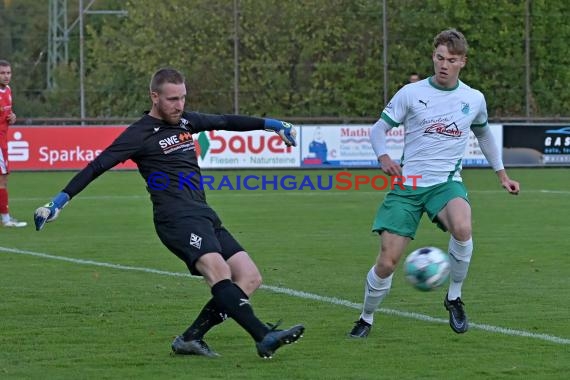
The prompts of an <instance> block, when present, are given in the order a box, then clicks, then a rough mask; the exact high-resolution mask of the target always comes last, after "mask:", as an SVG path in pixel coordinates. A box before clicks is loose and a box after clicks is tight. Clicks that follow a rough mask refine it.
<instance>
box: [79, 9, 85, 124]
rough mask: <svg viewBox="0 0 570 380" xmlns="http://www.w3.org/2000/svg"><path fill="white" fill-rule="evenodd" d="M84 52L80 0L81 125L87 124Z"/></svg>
mask: <svg viewBox="0 0 570 380" xmlns="http://www.w3.org/2000/svg"><path fill="white" fill-rule="evenodd" d="M84 63H85V62H84V52H83V0H79V97H80V109H81V125H85V67H84Z"/></svg>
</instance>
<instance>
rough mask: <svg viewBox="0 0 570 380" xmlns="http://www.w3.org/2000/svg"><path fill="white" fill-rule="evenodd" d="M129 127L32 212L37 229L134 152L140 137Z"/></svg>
mask: <svg viewBox="0 0 570 380" xmlns="http://www.w3.org/2000/svg"><path fill="white" fill-rule="evenodd" d="M131 128H132V127H130V128H127V130H126V131H125V132H123V133H122V134H121V135H120V136H119V137H118V138H117V139H116V140H115V141H114V142H113V143H112V144H111V145H109V146H108V147H107V148H106V149H105V150H104V151H103V152H101V154H100V155H99V156H97V158H95V159H94V160H93V161H91V162H90V163H89V164H87V166H86V167H85V168H83V170H81V171H80V172H79V173H77V174H76V175H75V176H74V177H73V178H72V179H71V181H69V183H68V184H67V186H65V188H64V189H63V190H62V191H61V192H59V193H58V194H57V195H56V196H55V197H53V198H52V199H51V201H50V202H48V203H46V204H45V205H43V206H41V207H38V208H37V209H36V211H35V212H34V223H35V225H36V230H37V231H40V230H41V229H42V228H44V226H45V224H46V223H48V222H52V221H54V220H55V219H56V218H57V217H58V216H59V214H60V212H61V210H62V209H63V208H64V207H65V206H66V205H67V204H68V203H69V201H70V200H71V199H72V198H73V197H74V196H76V195H77V194H79V193H80V192H81V191H82V190H83V189H85V188H86V187H87V186H88V185H89V184H90V183H91V182H93V181H94V180H95V179H96V178H97V177H99V176H100V175H101V174H103V173H105V172H106V171H107V170H109V169H111V168H112V167H114V166H115V165H117V164H119V163H120V162H124V161H126V160H127V159H129V158H130V157H131V156H132V155H133V154H134V152H136V151H137V150H138V149H140V146H141V144H142V140H141V139H142V137H141V136H140V135H139V134H137V133H136V130H134V129H131ZM133 132H135V133H133Z"/></svg>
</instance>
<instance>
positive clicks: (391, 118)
mask: <svg viewBox="0 0 570 380" xmlns="http://www.w3.org/2000/svg"><path fill="white" fill-rule="evenodd" d="M407 113H408V91H407V86H404V87H402V88H401V89H400V90H399V91H398V92H397V93H396V94H395V95H394V96H393V97H392V99H390V101H389V102H388V105H387V106H386V108H384V110H383V111H382V114H381V115H380V118H381V119H382V120H384V121H385V122H386V123H388V124H389V125H390V126H391V127H392V128H395V127H397V126H398V125H400V124H402V123H403V122H404V120H405V119H406V115H407Z"/></svg>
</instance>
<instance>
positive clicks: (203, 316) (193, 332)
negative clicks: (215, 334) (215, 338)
mask: <svg viewBox="0 0 570 380" xmlns="http://www.w3.org/2000/svg"><path fill="white" fill-rule="evenodd" d="M226 318H227V314H226V313H225V312H223V311H221V310H220V308H219V307H218V305H217V304H216V301H214V299H213V298H211V299H210V300H209V301H208V302H207V303H206V305H204V307H203V308H202V311H200V314H198V317H196V319H195V320H194V322H193V323H192V325H190V327H188V328H187V329H186V331H184V333H183V334H182V337H183V338H184V340H185V341H189V340H194V339H202V338H203V337H204V335H206V333H207V332H208V331H210V329H211V328H212V327H214V326H216V325H219V324H220V323H222V322H223V321H224V320H225V319H226Z"/></svg>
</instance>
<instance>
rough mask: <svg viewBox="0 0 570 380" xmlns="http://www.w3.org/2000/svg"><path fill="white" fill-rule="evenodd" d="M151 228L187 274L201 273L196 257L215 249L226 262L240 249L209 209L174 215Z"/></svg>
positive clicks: (198, 274)
mask: <svg viewBox="0 0 570 380" xmlns="http://www.w3.org/2000/svg"><path fill="white" fill-rule="evenodd" d="M154 227H155V229H156V233H157V234H158V237H159V238H160V240H161V241H162V243H163V244H164V245H165V246H166V247H167V248H168V249H169V250H170V251H171V252H172V253H174V254H175V255H176V256H178V258H180V259H181V260H182V261H184V262H185V263H186V266H187V267H188V269H189V270H190V273H192V274H193V275H196V276H201V275H202V274H201V273H199V272H198V271H197V270H196V261H197V260H198V258H200V256H202V255H204V254H206V253H210V252H218V253H220V254H221V255H222V257H223V258H224V260H226V261H227V260H228V259H229V258H230V257H232V256H233V255H234V254H236V253H237V252H240V251H244V249H243V247H242V246H241V245H240V244H239V243H238V241H237V240H236V239H235V238H234V237H233V236H232V234H230V232H229V231H228V230H226V229H225V228H224V227H223V226H222V221H221V220H220V218H219V217H218V215H217V214H216V213H215V212H214V211H213V210H211V209H210V210H204V209H202V210H199V212H197V213H196V214H195V215H190V216H184V217H177V218H176V219H175V220H173V221H172V222H170V221H169V222H155V224H154Z"/></svg>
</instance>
